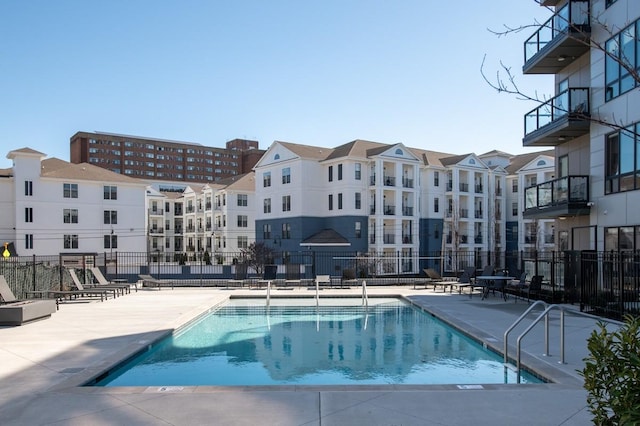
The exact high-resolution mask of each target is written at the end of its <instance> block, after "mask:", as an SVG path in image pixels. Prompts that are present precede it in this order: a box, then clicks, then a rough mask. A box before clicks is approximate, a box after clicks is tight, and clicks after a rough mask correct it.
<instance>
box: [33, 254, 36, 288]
mask: <svg viewBox="0 0 640 426" xmlns="http://www.w3.org/2000/svg"><path fill="white" fill-rule="evenodd" d="M33 291H36V255H35V254H34V255H33Z"/></svg>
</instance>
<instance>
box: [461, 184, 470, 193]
mask: <svg viewBox="0 0 640 426" xmlns="http://www.w3.org/2000/svg"><path fill="white" fill-rule="evenodd" d="M459 187H460V192H469V184H468V183H462V182H461V183H460V185H459Z"/></svg>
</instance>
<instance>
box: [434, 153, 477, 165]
mask: <svg viewBox="0 0 640 426" xmlns="http://www.w3.org/2000/svg"><path fill="white" fill-rule="evenodd" d="M470 155H473V154H471V153H469V154H462V155H453V156H451V157H444V158H441V159H440V162H441V163H442V165H443V166H451V165H452V164H458V163H459V162H461V161H462V160H464V159H465V158H467V157H468V156H470Z"/></svg>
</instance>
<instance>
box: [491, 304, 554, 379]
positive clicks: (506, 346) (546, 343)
mask: <svg viewBox="0 0 640 426" xmlns="http://www.w3.org/2000/svg"><path fill="white" fill-rule="evenodd" d="M537 305H543V306H544V307H545V310H544V311H543V312H542V313H541V314H540V315H538V317H537V318H536V319H535V320H533V321H532V322H531V324H529V326H528V327H527V328H526V329H525V330H524V331H523V332H522V333H521V334H520V336H518V339H517V341H516V365H515V370H516V374H517V383H520V379H521V372H522V368H521V364H520V353H521V351H520V347H521V344H522V339H523V338H524V336H526V335H527V334H528V333H529V332H530V331H531V330H532V329H533V327H535V326H536V324H538V323H539V322H540V321H541V320H542V319H543V318H544V354H543V355H544V356H549V312H551V311H552V310H554V309H559V310H560V361H558V363H560V364H564V311H565V310H564V307H562V306H561V305H548V304H547V303H546V302H544V301H542V300H538V301H536V302H534V303H533V304H532V305H531V306H529V308H528V309H527V310H526V311H524V313H523V314H522V315H520V316H519V317H518V319H517V320H516V321H515V322H514V323H513V324H511V326H510V327H509V328H508V329H507V331H505V332H504V368H505V373H506V369H507V368H510V367H511V366H510V364H509V353H508V351H509V342H508V339H509V333H510V332H511V331H512V330H513V329H514V328H515V327H516V326H517V325H518V324H520V322H522V320H523V319H524V318H525V317H526V316H527V315H528V314H529V312H531V311H532V310H533V308H535V307H536V306H537Z"/></svg>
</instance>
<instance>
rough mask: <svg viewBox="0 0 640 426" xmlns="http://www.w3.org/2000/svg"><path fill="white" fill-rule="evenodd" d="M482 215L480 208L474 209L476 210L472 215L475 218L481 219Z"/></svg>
mask: <svg viewBox="0 0 640 426" xmlns="http://www.w3.org/2000/svg"><path fill="white" fill-rule="evenodd" d="M482 216H483V215H482V210H476V211H475V212H474V217H475V218H476V219H482Z"/></svg>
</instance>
